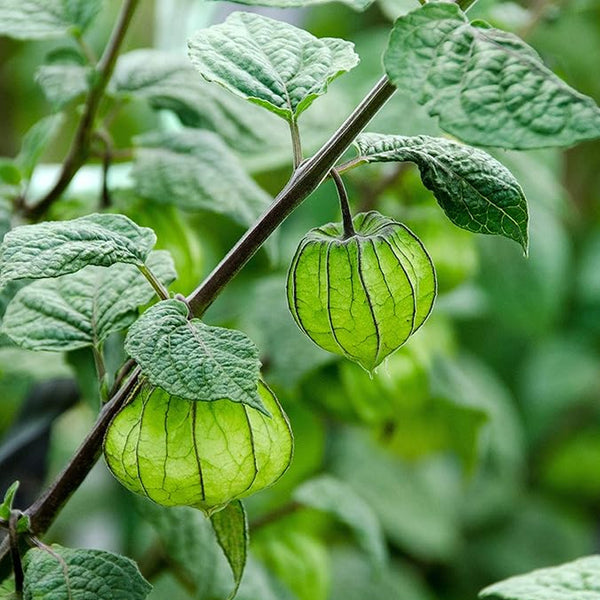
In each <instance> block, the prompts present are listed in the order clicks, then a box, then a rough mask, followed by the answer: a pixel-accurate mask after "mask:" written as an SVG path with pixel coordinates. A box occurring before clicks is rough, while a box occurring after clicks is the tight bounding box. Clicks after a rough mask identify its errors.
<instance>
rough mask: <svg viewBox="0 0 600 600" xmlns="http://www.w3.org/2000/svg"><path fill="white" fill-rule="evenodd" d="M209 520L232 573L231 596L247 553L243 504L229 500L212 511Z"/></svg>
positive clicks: (233, 593) (245, 518)
mask: <svg viewBox="0 0 600 600" xmlns="http://www.w3.org/2000/svg"><path fill="white" fill-rule="evenodd" d="M210 520H211V521H212V525H213V528H214V530H215V534H216V536H217V541H218V542H219V545H220V546H221V548H222V549H223V552H224V553H225V557H226V558H227V562H228V563H229V566H230V567H231V572H232V573H233V580H234V585H235V587H234V589H233V591H232V592H231V594H230V595H229V598H233V597H234V596H235V595H236V593H237V591H238V588H239V587H240V582H241V581H242V575H243V574H244V568H245V567H246V558H247V555H248V518H247V517H246V511H245V510H244V505H243V504H242V503H241V501H240V500H237V501H235V502H231V503H230V504H228V505H227V506H226V507H225V508H224V509H223V510H220V511H218V512H216V513H214V514H213V515H212V516H211V517H210Z"/></svg>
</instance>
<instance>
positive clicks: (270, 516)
mask: <svg viewBox="0 0 600 600" xmlns="http://www.w3.org/2000/svg"><path fill="white" fill-rule="evenodd" d="M302 508H304V506H303V505H302V504H300V502H296V501H295V500H292V501H291V502H288V503H287V504H284V505H283V506H279V507H278V508H276V509H275V510H273V511H271V512H269V513H267V514H265V515H263V516H261V517H258V518H257V519H254V521H252V522H251V523H250V529H251V530H252V531H256V530H257V529H261V528H262V527H266V526H267V525H270V524H271V523H275V522H277V521H279V520H280V519H283V518H284V517H287V516H289V515H293V514H294V513H296V512H298V511H299V510H300V509H302Z"/></svg>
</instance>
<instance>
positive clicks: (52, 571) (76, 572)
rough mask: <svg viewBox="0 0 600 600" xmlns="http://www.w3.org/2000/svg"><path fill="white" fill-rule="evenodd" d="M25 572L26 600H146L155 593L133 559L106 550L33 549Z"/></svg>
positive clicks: (52, 547)
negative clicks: (62, 599) (89, 599)
mask: <svg viewBox="0 0 600 600" xmlns="http://www.w3.org/2000/svg"><path fill="white" fill-rule="evenodd" d="M24 570H25V582H24V589H23V594H24V598H25V599H26V600H33V599H34V598H35V599H38V598H39V599H40V600H52V599H53V598H56V599H58V598H69V600H85V599H87V598H94V599H95V600H144V598H146V596H148V594H149V593H150V590H151V589H152V586H151V585H150V584H149V583H148V582H147V581H146V580H145V579H144V578H143V577H142V575H141V574H140V572H139V570H138V568H137V565H136V564H135V563H134V562H133V561H132V560H131V559H129V558H127V557H125V556H120V555H118V554H113V553H112V552H105V551H103V550H73V549H71V548H62V547H61V546H58V545H56V544H54V545H53V546H51V548H50V551H48V550H46V549H43V550H41V549H39V548H32V549H31V550H29V552H27V554H26V555H25V558H24Z"/></svg>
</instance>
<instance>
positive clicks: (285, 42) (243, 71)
mask: <svg viewBox="0 0 600 600" xmlns="http://www.w3.org/2000/svg"><path fill="white" fill-rule="evenodd" d="M189 54H190V59H191V61H192V63H193V65H194V66H195V67H196V68H197V69H198V70H199V71H200V73H201V74H202V75H203V76H204V77H205V78H206V79H208V80H209V81H214V82H216V83H219V84H220V85H222V86H224V87H226V88H227V89H228V90H229V91H230V92H233V93H234V94H237V95H238V96H241V97H242V98H246V99H247V100H250V102H255V103H256V104H259V105H261V106H264V107H265V108H267V109H269V110H270V111H272V112H274V113H276V114H278V115H279V116H281V117H283V118H285V119H287V120H288V121H292V120H295V119H297V118H298V116H299V115H300V113H302V111H304V110H306V109H307V108H308V107H309V106H310V105H311V104H312V102H313V101H314V100H315V98H317V97H318V96H320V95H322V94H324V93H325V92H326V91H327V85H328V84H329V82H330V81H332V80H333V79H335V78H336V77H337V76H338V75H341V74H342V73H344V72H346V71H349V70H350V69H352V67H354V66H356V64H357V63H358V56H357V55H356V54H355V53H354V50H353V44H351V43H350V42H346V41H344V40H339V39H335V38H321V39H319V38H316V37H314V36H312V35H311V34H310V33H308V32H306V31H303V30H302V29H298V28H296V27H293V26H292V25H289V24H287V23H283V22H281V21H275V20H273V19H268V18H266V17H262V16H260V15H257V14H251V13H241V12H237V13H234V14H233V15H231V16H230V17H228V19H227V20H226V21H225V23H223V24H221V25H215V26H213V27H210V28H208V29H204V30H201V31H199V32H198V33H196V34H195V35H194V36H193V37H192V39H191V40H190V41H189Z"/></svg>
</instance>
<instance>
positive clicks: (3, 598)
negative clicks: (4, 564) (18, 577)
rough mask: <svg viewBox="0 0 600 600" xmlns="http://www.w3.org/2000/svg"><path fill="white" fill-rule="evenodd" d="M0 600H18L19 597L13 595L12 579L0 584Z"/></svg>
mask: <svg viewBox="0 0 600 600" xmlns="http://www.w3.org/2000/svg"><path fill="white" fill-rule="evenodd" d="M0 600H19V597H18V596H17V594H16V593H15V580H14V578H12V577H11V578H9V579H5V580H4V581H3V582H2V583H0Z"/></svg>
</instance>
